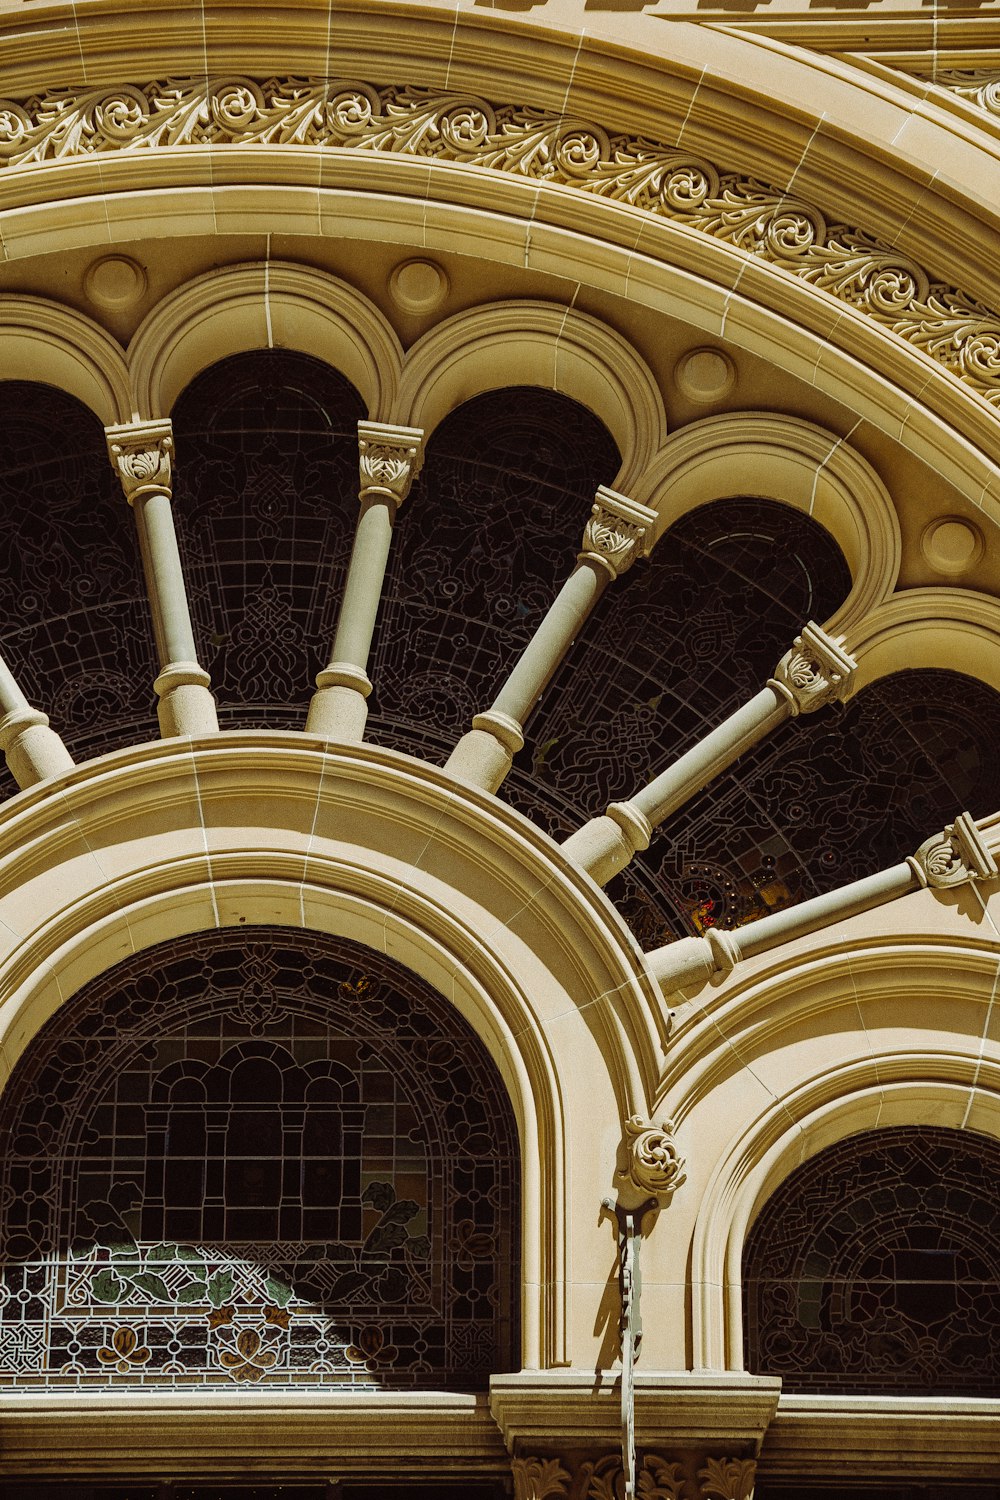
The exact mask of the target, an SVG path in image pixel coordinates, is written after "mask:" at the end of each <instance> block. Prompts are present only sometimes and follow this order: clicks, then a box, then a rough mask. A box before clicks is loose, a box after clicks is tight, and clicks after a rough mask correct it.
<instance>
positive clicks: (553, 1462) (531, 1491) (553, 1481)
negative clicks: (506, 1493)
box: [510, 1458, 570, 1500]
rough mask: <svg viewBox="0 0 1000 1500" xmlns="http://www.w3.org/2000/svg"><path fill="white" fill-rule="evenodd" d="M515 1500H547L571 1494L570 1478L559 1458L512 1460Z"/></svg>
mask: <svg viewBox="0 0 1000 1500" xmlns="http://www.w3.org/2000/svg"><path fill="white" fill-rule="evenodd" d="M510 1466H511V1471H512V1473H513V1475H514V1500H547V1497H548V1496H550V1495H557V1496H559V1497H560V1500H561V1497H563V1496H566V1495H568V1494H569V1482H570V1476H569V1474H568V1473H567V1472H566V1470H565V1469H564V1468H563V1466H562V1464H561V1463H560V1462H559V1460H558V1459H557V1458H512V1459H511V1463H510Z"/></svg>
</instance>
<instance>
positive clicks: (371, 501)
mask: <svg viewBox="0 0 1000 1500" xmlns="http://www.w3.org/2000/svg"><path fill="white" fill-rule="evenodd" d="M423 441H424V435H423V432H422V430H421V429H420V428H419V427H393V426H389V425H387V424H386V423H383V422H359V423H358V459H359V470H360V482H361V490H360V493H361V512H360V514H359V516H358V524H357V530H356V531H355V533H354V548H353V550H352V552H351V561H350V566H349V567H348V570H347V584H346V587H345V589H344V597H343V599H342V601H341V605H340V615H339V618H338V620H337V634H336V637H335V639H334V642H333V651H332V653H331V656H330V661H329V663H328V664H327V666H325V667H324V668H323V670H322V672H320V673H319V675H318V676H317V678H316V689H317V691H316V692H315V693H314V694H313V698H312V702H311V703H310V705H309V715H308V718H307V719H306V733H307V734H316V735H319V736H320V737H321V738H322V739H325V740H362V739H364V734H365V723H366V721H367V718H368V704H367V701H366V700H367V698H368V695H369V693H370V692H371V690H372V684H371V682H370V680H369V677H368V672H367V667H368V653H369V652H370V651H371V644H372V636H373V634H374V632H375V621H376V619H377V618H378V610H379V604H380V603H381V600H382V584H383V582H384V580H385V569H386V564H387V562H388V560H389V546H390V543H391V541H392V528H393V524H394V522H395V520H396V514H397V512H398V510H399V507H400V506H401V505H402V503H403V501H404V500H405V499H406V497H407V495H408V494H409V493H410V487H411V485H412V484H413V481H414V480H415V479H416V477H417V475H418V474H419V472H420V466H421V463H422V462H423Z"/></svg>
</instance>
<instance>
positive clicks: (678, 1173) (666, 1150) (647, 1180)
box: [621, 1115, 686, 1198]
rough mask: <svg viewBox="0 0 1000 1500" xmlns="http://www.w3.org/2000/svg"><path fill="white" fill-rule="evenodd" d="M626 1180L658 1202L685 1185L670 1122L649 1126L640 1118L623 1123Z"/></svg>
mask: <svg viewBox="0 0 1000 1500" xmlns="http://www.w3.org/2000/svg"><path fill="white" fill-rule="evenodd" d="M625 1142H626V1149H627V1152H628V1166H627V1167H626V1168H625V1170H624V1172H622V1173H621V1175H622V1176H627V1177H629V1178H630V1179H631V1181H632V1182H633V1183H634V1184H635V1186H636V1187H637V1188H638V1189H639V1190H640V1192H644V1193H652V1194H654V1195H655V1196H656V1197H658V1198H664V1197H668V1196H669V1195H671V1194H672V1193H673V1192H675V1190H676V1189H677V1188H679V1187H680V1186H681V1184H682V1183H683V1182H684V1181H685V1178H686V1173H685V1171H684V1158H683V1157H682V1156H681V1154H680V1152H679V1151H678V1150H677V1145H676V1143H675V1141H674V1127H673V1125H672V1123H671V1122H670V1121H669V1120H664V1121H663V1122H662V1123H661V1124H660V1125H650V1124H649V1123H648V1122H647V1121H645V1120H644V1119H643V1118H642V1116H641V1115H632V1117H631V1118H630V1119H628V1120H626V1121H625Z"/></svg>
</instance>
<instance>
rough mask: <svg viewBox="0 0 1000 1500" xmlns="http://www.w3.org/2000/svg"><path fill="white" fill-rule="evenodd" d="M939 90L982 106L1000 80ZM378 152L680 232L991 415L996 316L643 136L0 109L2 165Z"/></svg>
mask: <svg viewBox="0 0 1000 1500" xmlns="http://www.w3.org/2000/svg"><path fill="white" fill-rule="evenodd" d="M948 86H949V87H954V88H955V89H956V91H957V92H961V93H964V94H965V96H966V97H970V95H969V93H968V92H967V91H968V90H971V91H972V95H974V96H975V102H977V103H979V104H980V105H981V107H983V108H986V109H989V110H991V111H992V110H993V109H994V107H995V103H994V101H995V100H996V98H997V92H998V90H997V80H996V79H995V77H993V76H992V75H989V76H985V77H983V78H982V79H980V78H978V76H977V75H964V76H963V77H962V80H961V82H958V83H954V82H951V81H949V83H948ZM206 144H212V145H227V144H231V145H249V144H255V145H266V146H281V145H289V146H321V147H329V148H338V149H341V150H343V149H347V150H362V151H390V152H394V153H403V154H405V155H411V156H422V157H432V158H434V159H435V160H439V161H457V162H461V163H463V164H466V165H471V166H479V167H487V168H489V169H491V170H493V171H499V172H509V173H512V174H513V175H515V176H518V177H527V178H531V179H535V180H541V181H544V182H554V183H559V184H562V185H564V186H567V187H574V188H578V189H580V190H581V191H583V192H588V193H594V194H597V195H599V196H601V197H605V198H612V199H615V200H617V201H618V202H621V203H624V204H626V205H628V206H630V207H632V208H637V209H641V210H644V211H645V212H647V213H652V214H656V215H658V216H660V217H664V218H669V219H674V220H677V221H679V222H681V223H683V224H685V225H687V226H688V227H689V228H692V229H696V230H700V231H701V232H702V233H704V234H708V235H711V236H712V237H713V238H715V239H719V240H724V241H727V242H728V243H730V244H733V245H737V246H739V247H740V248H741V249H742V250H745V251H746V252H747V253H748V254H751V255H754V256H757V257H758V258H760V259H761V260H764V261H768V262H770V263H771V264H773V265H776V266H779V267H780V268H781V269H782V270H783V271H785V272H787V273H789V274H791V275H793V276H796V277H800V278H802V279H803V280H805V281H808V282H810V283H811V284H812V285H813V286H815V287H818V288H819V289H820V290H822V291H825V292H828V293H829V294H830V295H831V296H833V297H836V298H838V299H839V300H840V301H842V302H846V303H849V304H851V305H852V306H853V307H855V308H857V309H858V310H859V311H860V312H862V313H864V314H865V315H867V316H868V317H870V318H873V319H874V320H875V321H876V322H878V323H880V324H882V326H883V327H886V328H888V329H889V330H890V331H891V332H892V333H893V334H895V335H897V336H898V337H899V338H902V339H904V340H906V341H907V342H908V343H911V344H914V345H915V346H916V347H917V348H919V349H921V350H923V351H924V352H925V353H926V354H928V355H930V356H931V357H932V358H933V359H935V360H937V361H938V362H939V363H940V364H942V365H944V366H945V367H946V368H947V369H948V370H949V371H950V372H951V373H952V374H953V375H954V376H956V377H957V378H958V379H960V380H962V381H964V382H965V383H966V384H968V385H969V386H971V387H972V389H973V390H975V391H976V392H977V393H978V394H979V395H980V396H982V397H983V398H984V399H985V400H987V401H990V402H992V403H994V404H995V405H1000V317H998V316H997V314H996V313H995V312H994V311H992V310H991V309H990V308H987V307H985V306H983V305H982V304H981V303H980V302H978V301H976V300H975V298H973V297H970V296H969V295H967V294H966V293H965V292H963V291H961V290H960V289H958V288H956V287H951V286H947V285H945V284H943V283H940V282H932V281H931V280H930V277H929V276H928V275H927V273H926V271H924V270H923V268H922V267H920V266H919V265H917V264H916V262H914V261H912V260H910V259H909V258H908V257H907V256H905V255H902V254H900V252H899V251H896V250H894V249H893V248H892V247H891V246H889V245H884V244H881V243H880V242H879V241H878V240H876V239H874V238H873V237H872V236H871V235H868V234H866V233H865V232H864V231H863V230H861V229H857V228H851V227H849V226H846V225H843V224H839V223H834V224H829V223H828V222H827V220H826V218H825V216H824V215H823V213H822V212H821V211H820V209H819V208H818V207H816V206H815V205H813V204H810V203H806V202H804V201H802V200H800V199H795V198H791V197H789V196H788V194H787V193H785V192H782V191H781V190H780V189H775V188H771V187H769V186H767V185H766V184H764V183H761V182H758V181H757V180H756V179H755V178H753V177H748V176H741V175H739V174H736V173H721V172H720V171H719V170H718V168H716V167H714V166H713V165H712V164H711V163H709V162H706V161H703V160H701V159H700V158H698V157H694V156H691V155H689V154H688V153H687V152H683V151H679V150H677V149H675V148H671V147H670V146H667V145H661V144H657V143H655V142H652V141H649V140H647V139H645V138H644V137H642V136H632V135H621V134H612V133H610V132H608V131H607V130H605V129H604V128H602V127H601V126H600V125H598V124H596V123H594V122H591V121H585V120H577V119H568V118H566V117H564V116H561V115H558V114H556V113H554V112H552V111H548V110H541V109H534V108H532V107H530V106H525V105H519V104H491V103H489V102H487V101H486V100H485V99H480V98H478V97H474V96H470V95H464V94H446V93H442V94H428V92H427V90H426V89H422V88H419V87H415V86H413V87H411V86H406V87H402V88H396V87H379V88H377V87H375V86H374V85H372V84H370V83H363V82H359V81H357V80H349V79H340V80H337V79H335V80H329V79H304V78H269V79H267V80H266V81H257V80H254V79H250V78H233V77H227V78H216V79H210V80H208V81H207V82H206V81H205V80H204V79H192V78H171V79H160V80H155V81H153V82H151V83H146V84H143V85H142V86H141V87H140V86H138V85H135V84H132V83H121V84H118V85H115V86H114V87H111V88H103V89H96V90H91V91H86V90H83V91H78V90H72V89H65V88H59V89H51V90H48V91H47V92H44V93H41V94H35V95H32V96H31V97H30V98H27V99H24V100H22V101H15V100H3V101H0V162H5V163H6V165H7V167H8V168H10V167H19V166H24V165H29V164H32V163H35V162H40V161H50V160H61V159H64V158H70V157H76V156H84V155H89V154H92V153H101V154H108V153H112V152H116V151H123V150H128V151H136V150H147V151H148V150H152V149H156V148H159V147H177V146H186V145H192V146H200V145H206Z"/></svg>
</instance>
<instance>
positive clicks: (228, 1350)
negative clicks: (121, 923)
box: [0, 927, 519, 1389]
mask: <svg viewBox="0 0 1000 1500" xmlns="http://www.w3.org/2000/svg"><path fill="white" fill-rule="evenodd" d="M0 1159H2V1162H3V1165H2V1167H0V1174H2V1184H0V1203H2V1204H3V1210H2V1212H3V1223H2V1226H0V1244H2V1245H3V1264H2V1270H0V1386H2V1385H4V1384H10V1383H12V1382H16V1383H17V1384H18V1385H19V1386H43V1387H47V1388H50V1389H51V1388H56V1389H89V1388H93V1387H108V1386H114V1385H117V1384H121V1383H123V1382H124V1383H125V1384H138V1385H143V1386H148V1385H152V1386H157V1387H161V1388H163V1387H166V1388H174V1387H181V1388H186V1387H191V1386H196V1387H197V1386H201V1387H204V1386H213V1385H221V1386H224V1387H225V1386H231V1385H232V1384H233V1383H237V1384H252V1385H258V1384H261V1383H262V1382H266V1384H267V1385H268V1387H296V1388H298V1387H306V1388H316V1389H328V1388H337V1387H345V1386H346V1387H356V1386H362V1387H365V1386H368V1387H382V1386H387V1387H397V1388H398V1387H402V1388H407V1387H409V1388H428V1387H430V1388H444V1389H476V1388H480V1387H482V1386H485V1383H486V1380H487V1377H488V1376H489V1374H490V1373H491V1372H492V1371H495V1370H498V1369H511V1368H516V1364H517V1349H518V1322H519V1320H518V1316H517V1306H518V1301H517V1289H518V1274H517V1268H518V1243H517V1232H518V1223H519V1214H518V1191H519V1188H518V1181H519V1174H518V1147H517V1142H516V1129H515V1124H514V1119H513V1113H512V1110H511V1105H510V1101H509V1099H508V1097H507V1095H506V1092H505V1090H504V1088H503V1085H502V1083H501V1080H500V1077H499V1074H498V1072H497V1069H496V1066H495V1064H494V1063H493V1062H492V1060H491V1059H490V1057H489V1055H488V1054H487V1052H486V1050H485V1048H484V1046H483V1044H482V1043H481V1042H480V1040H479V1038H478V1037H477V1036H476V1035H475V1034H474V1033H473V1031H472V1029H471V1028H470V1027H469V1025H468V1023H467V1022H465V1021H464V1020H463V1019H462V1018H461V1017H460V1016H459V1014H458V1013H457V1011H456V1010H455V1009H454V1008H453V1007H452V1006H450V1005H449V1004H448V1003H447V1002H446V1001H445V1000H444V999H442V997H441V996H440V995H439V994H438V993H437V992H436V991H435V990H433V989H431V987H430V986H429V985H428V984H426V982H424V981H423V980H420V979H418V978H417V977H416V976H415V975H414V974H413V973H411V972H410V971H408V970H406V969H404V968H403V967H402V966H401V965H400V964H398V963H396V962H394V961H393V960H391V959H388V958H386V957H384V956H382V955H379V954H377V953H375V952H374V951H373V950H371V949H368V948H365V947H363V946H362V945H361V944H359V943H356V942H350V941H348V940H346V939H336V938H332V937H326V936H323V935H321V934H319V933H304V932H301V931H296V930H289V929H276V928H259V927H257V928H254V927H247V928H241V929H239V930H235V931H233V930H230V931H224V932H219V931H217V932H210V933H200V934H196V935H194V936H192V937H188V938H183V939H177V940H174V941H171V942H170V943H165V944H161V945H160V946H159V947H158V948H154V949H152V950H150V951H147V952H144V953H142V954H141V955H137V956H136V957H135V958H133V959H129V960H127V961H126V962H124V963H122V964H119V965H118V966H117V967H115V968H114V969H112V970H109V971H108V972H107V973H105V974H103V975H101V976H100V977H99V978H98V979H96V980H95V981H93V982H92V983H91V984H90V985H88V986H87V987H86V988H85V989H84V990H83V991H81V992H80V993H79V994H78V995H76V996H75V997H74V998H73V999H72V1000H71V1001H69V1002H68V1003H67V1005H66V1006H65V1007H64V1008H63V1010H62V1011H60V1012H59V1014H58V1015H57V1016H55V1017H53V1019H52V1021H51V1022H50V1023H49V1024H48V1025H47V1026H46V1027H45V1028H44V1029H43V1031H42V1032H41V1033H40V1034H39V1035H38V1037H37V1038H36V1039H35V1041H34V1042H33V1043H32V1045H31V1046H30V1047H29V1049H28V1051H27V1052H26V1053H25V1055H24V1056H23V1057H22V1059H21V1061H20V1063H19V1064H18V1067H17V1069H16V1070H15V1074H14V1075H13V1077H12V1079H11V1082H10V1084H9V1086H8V1088H7V1090H6V1091H5V1093H4V1098H3V1107H2V1112H0Z"/></svg>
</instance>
